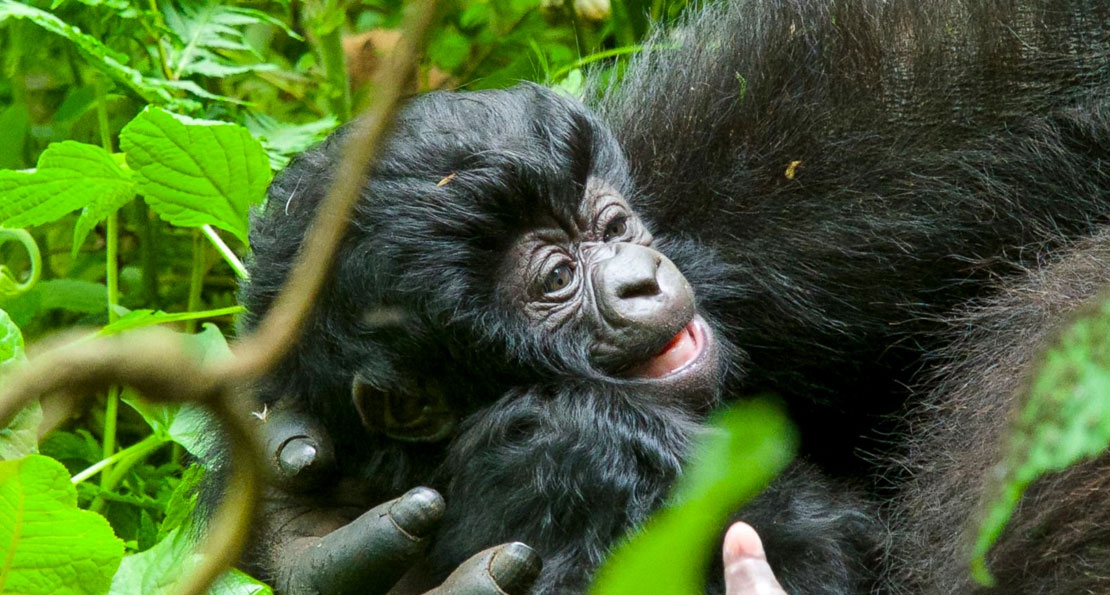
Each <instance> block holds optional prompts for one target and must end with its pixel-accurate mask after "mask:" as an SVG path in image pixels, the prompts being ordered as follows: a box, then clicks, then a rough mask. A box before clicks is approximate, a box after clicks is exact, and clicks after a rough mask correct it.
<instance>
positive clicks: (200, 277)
mask: <svg viewBox="0 0 1110 595" xmlns="http://www.w3.org/2000/svg"><path fill="white" fill-rule="evenodd" d="M204 247H205V242H204V238H203V236H202V234H201V231H200V230H199V229H194V230H193V266H192V269H191V275H190V276H189V301H188V303H187V305H186V306H185V310H186V311H188V312H196V311H197V310H200V296H201V292H202V291H203V290H204V273H205V269H206V268H207V267H206V266H205V264H206V263H205V258H204ZM185 332H186V333H189V334H192V333H195V332H197V320H196V319H195V318H193V319H190V320H186V321H185Z"/></svg>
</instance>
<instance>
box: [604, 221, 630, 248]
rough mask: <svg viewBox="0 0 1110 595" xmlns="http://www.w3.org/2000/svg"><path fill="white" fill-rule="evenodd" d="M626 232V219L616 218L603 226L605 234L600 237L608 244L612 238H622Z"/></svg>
mask: <svg viewBox="0 0 1110 595" xmlns="http://www.w3.org/2000/svg"><path fill="white" fill-rule="evenodd" d="M626 231H628V217H624V216H621V217H617V218H615V219H613V220H612V221H610V222H609V224H608V225H606V226H605V233H604V235H602V239H603V240H605V241H606V242H608V241H610V240H612V239H613V238H619V237H621V236H623V235H624V232H626Z"/></svg>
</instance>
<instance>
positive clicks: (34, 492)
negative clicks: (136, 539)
mask: <svg viewBox="0 0 1110 595" xmlns="http://www.w3.org/2000/svg"><path fill="white" fill-rule="evenodd" d="M69 479H70V478H69V473H68V472H67V471H66V469H65V467H63V466H62V464H61V463H59V462H58V461H55V460H54V459H51V458H49V457H44V456H41V455H28V456H26V457H24V458H22V459H19V460H15V461H2V462H0V552H3V553H4V557H5V558H6V563H5V564H4V565H3V566H0V592H3V593H20V594H21V595H37V594H39V593H42V594H44V595H46V594H53V595H84V594H89V595H93V594H99V593H103V592H105V591H106V590H107V589H108V586H109V585H110V584H111V581H112V575H113V574H115V571H116V568H117V567H118V566H119V564H120V559H121V558H122V557H123V542H122V541H120V540H119V539H117V538H116V536H115V535H114V534H113V533H112V528H111V526H109V525H108V521H107V520H106V519H105V518H104V517H102V516H100V515H98V514H96V513H93V512H89V511H86V510H80V509H78V508H77V490H76V488H74V486H73V484H71V483H70V481H69Z"/></svg>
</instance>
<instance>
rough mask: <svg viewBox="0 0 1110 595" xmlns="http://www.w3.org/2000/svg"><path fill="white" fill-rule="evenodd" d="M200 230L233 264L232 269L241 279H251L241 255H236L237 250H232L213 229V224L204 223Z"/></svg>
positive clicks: (225, 258)
mask: <svg viewBox="0 0 1110 595" xmlns="http://www.w3.org/2000/svg"><path fill="white" fill-rule="evenodd" d="M200 230H201V232H203V233H204V236H205V237H207V238H208V241H210V242H212V245H213V246H215V247H216V250H217V251H218V252H219V253H220V256H222V257H223V258H224V260H225V261H226V262H227V264H228V265H230V266H231V270H233V271H235V275H236V276H237V277H239V278H240V279H250V273H248V272H247V267H245V266H243V261H241V260H239V257H238V256H236V255H235V252H232V250H231V248H229V247H228V245H227V244H226V243H225V242H224V241H223V239H222V238H220V236H219V234H217V233H216V230H214V229H212V226H211V225H202V226H201V228H200Z"/></svg>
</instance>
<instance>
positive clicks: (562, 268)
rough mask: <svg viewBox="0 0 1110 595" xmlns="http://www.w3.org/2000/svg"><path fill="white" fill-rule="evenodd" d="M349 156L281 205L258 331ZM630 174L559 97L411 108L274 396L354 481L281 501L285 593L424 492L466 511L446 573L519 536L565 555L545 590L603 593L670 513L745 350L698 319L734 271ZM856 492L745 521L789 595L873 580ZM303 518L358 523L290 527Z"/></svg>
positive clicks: (332, 142)
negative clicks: (683, 232) (656, 207)
mask: <svg viewBox="0 0 1110 595" xmlns="http://www.w3.org/2000/svg"><path fill="white" fill-rule="evenodd" d="M342 138H343V135H342V133H340V134H338V135H336V136H334V137H333V138H331V139H329V140H328V141H327V142H325V143H324V144H322V145H321V146H320V147H318V148H316V149H313V150H311V151H309V152H307V153H305V154H303V155H301V156H300V157H298V159H297V160H296V161H295V162H294V163H293V164H292V165H291V166H290V167H289V168H288V169H287V170H286V171H285V172H284V173H283V174H282V175H281V176H280V177H279V178H278V179H277V180H276V181H275V182H274V185H273V186H272V187H271V191H270V197H271V198H270V203H269V204H268V205H267V208H266V211H265V213H264V214H263V216H262V217H260V218H258V219H257V220H256V222H255V227H254V229H253V232H252V242H253V245H254V249H255V260H254V262H253V263H252V281H251V284H250V285H249V286H248V287H247V288H246V290H245V292H244V303H245V304H246V305H247V307H248V309H249V311H250V312H251V318H250V319H249V321H248V324H250V322H251V321H253V320H255V319H257V317H259V316H261V315H262V314H264V312H265V307H266V305H267V304H268V303H269V300H270V299H271V298H272V296H273V294H274V292H275V291H276V289H277V287H278V286H279V285H280V282H281V281H282V280H283V278H284V276H285V273H286V270H285V269H286V267H287V266H288V264H289V263H290V262H291V261H292V257H293V255H294V253H295V251H296V249H297V243H296V242H295V241H290V240H291V239H295V238H301V237H303V234H304V225H305V223H306V221H308V220H309V219H310V218H311V215H312V214H313V212H314V210H315V207H316V203H317V202H318V201H319V199H320V197H321V194H322V192H321V190H320V189H322V188H326V186H327V185H328V184H329V183H330V181H331V180H330V177H331V176H332V175H333V174H334V171H335V169H334V168H335V163H336V162H337V160H338V151H339V148H340V146H341V143H342ZM626 168H627V165H626V163H625V161H624V160H623V159H622V158H621V156H620V149H619V147H618V146H617V145H616V142H615V140H614V139H613V137H612V136H611V134H610V133H608V132H607V131H606V129H605V128H604V127H602V126H600V125H599V124H598V123H597V122H596V121H595V119H594V117H593V116H591V115H590V114H589V113H588V112H586V111H585V109H584V107H583V106H581V105H580V104H578V103H576V102H573V101H570V100H568V99H565V98H563V97H560V96H558V95H556V94H554V93H553V92H551V91H548V90H546V89H544V88H542V87H538V86H534V85H522V86H518V87H516V88H513V89H510V90H507V91H487V92H481V93H468V94H447V93H437V94H430V95H427V96H424V97H421V98H419V99H417V100H415V101H414V102H413V103H412V104H411V105H410V106H409V107H408V108H407V109H406V110H405V112H404V114H403V115H402V117H401V118H400V120H399V122H398V125H397V130H396V131H395V133H394V134H393V136H392V139H391V141H390V144H389V147H388V150H387V151H386V152H385V156H384V158H383V160H382V161H381V162H380V163H379V164H378V165H377V167H376V169H375V175H374V177H373V179H372V180H371V181H370V183H369V187H368V188H367V190H366V194H367V196H369V197H372V198H370V199H367V200H364V201H361V202H360V203H359V205H358V211H357V213H356V215H355V218H354V222H353V224H352V227H351V229H350V231H349V232H348V235H347V237H346V238H345V239H344V244H343V249H342V251H341V256H340V260H339V262H338V264H337V266H336V272H335V276H334V281H333V282H332V283H331V284H330V285H329V287H328V289H327V293H326V294H325V296H324V297H323V299H321V300H320V302H319V303H318V304H317V307H316V309H315V313H314V317H313V319H312V321H311V322H310V325H309V328H308V330H307V337H306V339H305V340H303V341H302V343H301V344H300V345H299V346H298V349H296V350H295V351H294V353H293V354H292V355H291V356H290V361H288V362H287V363H286V365H283V366H279V367H278V369H276V370H275V371H274V372H273V373H272V374H271V375H269V376H268V377H267V378H266V381H265V384H264V385H263V386H262V387H261V391H260V394H261V395H262V396H263V398H264V399H265V400H266V401H267V402H268V403H269V404H271V405H273V406H275V407H277V408H279V409H280V408H282V407H288V406H289V405H288V404H287V403H280V402H277V403H275V401H278V400H279V399H283V398H284V399H285V400H286V401H288V400H289V399H292V400H293V402H294V403H295V405H294V406H293V407H294V408H295V409H297V410H298V411H301V412H304V413H306V414H307V415H309V416H310V417H311V418H314V419H317V420H319V421H320V422H321V424H322V426H323V427H324V428H326V431H327V432H328V434H329V435H330V436H331V437H332V439H334V441H335V453H336V468H337V474H338V477H339V480H338V481H334V482H327V483H325V484H324V486H325V487H323V488H321V489H320V490H318V491H316V492H311V493H310V494H307V495H306V494H295V495H294V494H289V493H278V494H276V497H275V498H274V499H272V501H271V502H270V511H269V513H268V514H266V515H265V519H266V521H265V524H266V525H268V527H267V528H265V529H263V536H264V539H261V540H259V541H263V542H265V543H267V544H268V545H267V548H266V550H265V551H263V552H261V558H260V560H259V561H260V562H261V565H262V567H263V568H262V570H263V572H264V574H265V575H267V576H274V577H276V578H278V579H279V584H278V587H279V588H282V587H284V586H285V585H283V584H280V579H281V576H282V575H281V573H280V572H275V571H274V568H281V567H282V566H283V565H285V564H287V563H288V562H289V560H290V559H291V558H292V557H293V556H295V554H293V553H292V550H287V544H291V543H292V542H293V540H295V539H296V538H298V537H300V536H301V535H302V534H322V533H325V532H326V531H327V530H329V529H333V528H335V527H336V526H339V525H342V524H344V523H345V522H346V521H350V520H352V519H354V518H355V517H356V516H358V515H359V514H361V512H362V511H365V510H367V509H369V508H370V507H371V506H373V505H374V504H377V503H379V502H383V501H385V500H388V499H390V498H393V497H395V496H397V495H398V494H400V493H402V492H403V491H404V490H406V489H408V488H410V487H411V486H413V485H418V484H420V485H431V486H434V487H437V488H439V489H441V490H442V491H444V492H445V495H446V498H447V502H448V510H447V516H446V518H445V519H444V524H443V528H442V530H441V531H440V533H439V535H438V537H437V538H436V541H435V544H434V546H433V548H432V550H431V551H430V553H429V557H428V563H427V567H426V570H429V572H425V573H423V575H424V576H425V577H427V578H435V579H438V578H442V576H444V575H445V574H446V571H447V570H449V569H450V568H453V567H454V566H455V565H457V564H458V563H460V562H461V561H462V560H464V559H465V558H466V557H468V556H469V555H471V554H473V553H474V552H477V551H479V550H481V549H483V548H485V547H488V546H490V545H494V544H497V543H501V542H504V541H508V540H520V541H524V542H526V543H528V544H529V545H531V546H533V547H535V548H536V549H537V551H538V552H539V553H540V555H541V557H542V559H543V561H544V570H543V573H542V575H541V576H540V578H539V581H538V583H537V586H536V590H537V591H538V592H546V593H556V592H581V591H584V590H585V588H586V585H587V584H588V581H589V579H590V576H591V574H592V570H593V569H594V568H595V567H596V566H597V564H598V563H599V562H600V561H601V559H602V558H603V557H604V555H605V553H606V552H607V551H608V548H609V547H610V546H611V545H612V544H613V543H614V542H615V541H617V540H618V539H619V538H620V537H621V536H623V535H624V534H625V533H626V532H627V531H628V530H629V529H631V528H633V527H636V526H638V525H639V524H640V523H642V522H643V521H644V520H645V519H646V518H647V516H648V515H649V514H650V513H651V512H652V511H654V510H655V509H657V508H658V507H659V506H660V505H661V504H662V502H663V500H664V498H665V496H666V495H667V491H668V489H669V487H670V486H671V484H672V482H673V480H674V479H675V477H676V476H677V474H678V473H679V471H680V468H681V465H682V464H683V462H684V460H685V458H686V455H687V451H688V447H689V443H690V441H691V440H692V439H693V438H694V437H696V435H697V433H698V430H699V427H700V423H701V421H702V419H703V414H704V413H705V412H706V411H707V410H708V408H709V407H710V406H712V405H713V404H714V403H716V402H717V401H718V399H719V392H720V387H721V386H722V382H723V379H724V378H725V376H726V374H727V366H726V365H725V364H724V363H723V362H724V360H723V358H722V354H727V353H729V352H730V350H731V348H730V347H729V346H728V344H727V342H726V341H725V340H723V339H722V338H721V337H719V336H718V335H717V334H716V333H715V332H714V331H713V323H712V318H710V317H709V316H708V315H707V314H705V313H704V310H702V309H701V308H700V307H699V305H700V304H699V302H700V301H701V300H704V299H712V298H713V296H714V282H715V280H716V279H717V275H719V274H721V268H720V265H714V264H712V262H713V261H712V260H711V259H707V258H705V255H704V253H703V251H701V250H697V249H695V248H696V247H695V246H694V245H693V244H692V243H690V242H687V243H683V242H677V241H676V242H670V243H662V242H656V240H655V239H654V238H653V237H652V235H651V233H650V231H649V228H648V225H647V223H645V222H644V221H643V220H642V219H641V218H640V217H639V216H638V214H637V213H636V211H634V210H633V208H632V207H631V206H630V200H631V199H632V197H633V192H634V189H633V188H632V187H631V186H630V185H629V182H628V180H629V176H628V172H627V170H626ZM664 253H666V254H669V255H670V256H671V258H668V257H667V256H665V255H664ZM672 258H673V259H675V260H674V261H672ZM676 263H677V264H676ZM680 269H682V270H686V271H690V272H691V274H690V276H689V277H684V276H683V274H682V273H681V272H680ZM449 439H450V440H449ZM835 492H836V490H834V489H831V488H830V486H828V485H826V484H825V483H824V482H823V480H821V479H820V478H819V477H817V475H816V474H815V473H813V472H812V471H810V470H808V469H803V468H801V467H798V468H796V469H794V470H793V471H792V472H791V473H790V474H788V476H787V477H785V478H783V479H781V480H780V481H779V483H778V488H777V489H776V490H773V491H772V492H771V493H769V494H766V495H764V496H763V497H762V498H761V500H760V501H759V502H758V503H756V504H753V505H752V507H751V508H749V509H748V510H747V511H745V513H744V515H743V518H744V519H745V520H747V521H748V522H749V523H751V524H752V525H754V526H755V527H756V528H757V530H760V531H761V535H762V537H763V539H764V541H765V543H766V544H767V551H768V555H769V558H770V560H771V562H772V564H774V565H775V568H776V572H777V573H778V575H779V578H780V581H781V582H782V583H783V585H784V587H786V588H787V589H790V590H794V591H796V592H807V591H808V590H812V589H814V588H820V589H821V590H823V592H833V593H837V592H841V593H849V592H857V591H858V590H859V589H861V588H864V585H865V584H866V581H867V580H869V579H868V578H867V575H868V573H869V571H868V570H867V568H868V564H867V561H868V559H869V558H868V556H869V555H870V553H871V552H873V551H874V550H875V546H874V543H873V541H872V540H873V539H874V538H873V537H872V535H873V534H874V533H875V531H874V528H873V527H872V526H871V524H870V521H869V520H868V517H867V515H866V514H864V513H863V512H861V511H862V510H863V509H862V507H861V506H859V505H858V504H857V503H856V502H855V501H854V498H853V497H852V496H850V495H845V496H833V495H831V494H833V493H835ZM305 505H307V506H309V507H313V508H314V509H316V510H319V509H332V510H334V511H336V512H335V515H333V516H325V517H323V520H321V522H320V523H319V524H318V526H315V527H313V526H309V527H304V526H300V528H298V529H296V530H289V529H288V528H286V525H285V524H284V523H285V522H287V521H288V520H289V518H290V517H291V516H294V515H295V514H296V512H295V511H298V510H301V509H302V507H304V506H305ZM291 511H293V512H291ZM814 535H820V536H821V537H819V538H814ZM288 547H291V546H288ZM813 560H821V563H819V564H817V563H814V562H813ZM718 575H719V573H718ZM354 586H356V585H352V588H353V587H354ZM410 586H411V582H410ZM422 586H424V585H422Z"/></svg>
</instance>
